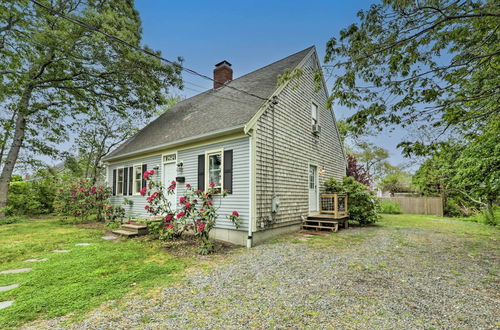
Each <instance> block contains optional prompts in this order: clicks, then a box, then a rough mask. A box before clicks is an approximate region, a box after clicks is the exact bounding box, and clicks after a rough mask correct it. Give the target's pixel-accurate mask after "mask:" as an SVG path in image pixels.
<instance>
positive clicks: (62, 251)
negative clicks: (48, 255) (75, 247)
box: [52, 250, 71, 253]
mask: <svg viewBox="0 0 500 330" xmlns="http://www.w3.org/2000/svg"><path fill="white" fill-rule="evenodd" d="M70 251H71V250H52V252H54V253H66V252H70Z"/></svg>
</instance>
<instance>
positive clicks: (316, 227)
mask: <svg viewBox="0 0 500 330" xmlns="http://www.w3.org/2000/svg"><path fill="white" fill-rule="evenodd" d="M302 228H314V229H316V230H318V229H330V230H331V231H334V232H337V231H338V230H339V226H338V224H336V225H335V226H317V225H308V224H303V225H302Z"/></svg>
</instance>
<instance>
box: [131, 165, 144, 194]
mask: <svg viewBox="0 0 500 330" xmlns="http://www.w3.org/2000/svg"><path fill="white" fill-rule="evenodd" d="M142 165H143V164H142V163H140V164H134V165H132V168H133V170H132V174H133V179H132V196H140V195H141V192H140V191H139V192H136V191H137V189H136V188H137V187H136V186H137V182H136V179H135V174H136V173H135V169H136V167H137V166H140V168H141V169H140V171H141V172H142ZM129 175H130V173H129ZM143 175H144V173H141V189H142V176H143Z"/></svg>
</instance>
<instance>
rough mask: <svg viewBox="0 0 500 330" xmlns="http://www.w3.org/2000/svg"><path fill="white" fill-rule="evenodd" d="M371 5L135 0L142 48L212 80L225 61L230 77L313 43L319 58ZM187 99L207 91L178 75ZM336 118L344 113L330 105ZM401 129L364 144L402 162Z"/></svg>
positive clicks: (351, 0)
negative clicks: (329, 42) (177, 60)
mask: <svg viewBox="0 0 500 330" xmlns="http://www.w3.org/2000/svg"><path fill="white" fill-rule="evenodd" d="M373 2H374V1H366V0H365V1H363V0H347V1H311V0H309V1H276V0H268V1H217V2H213V1H152V0H137V1H136V8H137V10H138V11H139V12H140V15H141V19H142V24H143V40H144V44H147V45H148V46H150V47H152V48H153V49H159V50H161V51H162V53H163V55H164V56H165V57H167V58H170V59H175V58H176V57H177V56H182V57H183V58H184V60H185V62H184V65H185V66H186V67H188V68H190V69H193V70H195V71H198V72H200V73H203V74H206V75H208V76H212V70H213V67H214V64H215V63H218V62H220V61H222V60H228V61H229V62H231V63H232V64H233V70H234V77H239V76H241V75H243V74H245V73H248V72H250V71H253V70H255V69H258V68H259V67H262V66H264V65H267V64H269V63H272V62H274V61H276V60H279V59H281V58H283V57H286V56H288V55H290V54H292V53H295V52H297V51H300V50H302V49H304V48H306V47H309V46H311V45H315V46H316V48H317V50H318V52H319V56H320V59H322V57H323V56H324V52H325V44H326V41H327V40H328V39H329V38H330V37H332V36H337V35H338V32H339V31H340V30H341V29H342V28H345V27H347V26H348V25H349V24H351V23H353V22H355V21H356V19H357V18H356V13H357V12H358V11H359V10H360V9H367V8H368V7H369V6H370V4H371V3H373ZM184 80H185V86H186V89H185V90H184V91H181V92H180V93H179V94H181V95H183V96H186V97H188V96H192V95H194V94H197V93H198V92H201V91H203V90H206V89H208V88H211V86H212V83H211V82H210V81H208V80H204V79H201V78H197V77H195V76H193V75H190V74H185V75H184ZM334 110H335V113H336V115H337V117H338V118H345V117H346V116H347V115H349V113H350V110H348V109H345V108H341V107H338V106H336V107H335V109H334ZM404 136H405V132H404V131H403V130H396V131H395V132H393V133H390V132H383V133H382V134H380V135H379V136H377V137H373V138H370V140H371V141H372V142H374V143H376V144H377V145H379V146H382V147H384V148H386V149H388V150H389V152H390V155H391V158H390V160H391V162H392V163H393V164H399V163H402V162H408V159H404V158H403V157H402V156H401V154H400V152H399V150H397V149H396V145H397V143H398V142H399V141H401V139H403V138H404Z"/></svg>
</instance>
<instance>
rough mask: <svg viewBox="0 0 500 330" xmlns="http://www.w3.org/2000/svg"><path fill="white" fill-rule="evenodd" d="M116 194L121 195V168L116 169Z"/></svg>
mask: <svg viewBox="0 0 500 330" xmlns="http://www.w3.org/2000/svg"><path fill="white" fill-rule="evenodd" d="M116 194H117V195H123V167H122V168H119V169H118V175H117V178H116Z"/></svg>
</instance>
